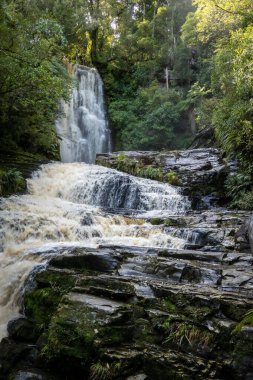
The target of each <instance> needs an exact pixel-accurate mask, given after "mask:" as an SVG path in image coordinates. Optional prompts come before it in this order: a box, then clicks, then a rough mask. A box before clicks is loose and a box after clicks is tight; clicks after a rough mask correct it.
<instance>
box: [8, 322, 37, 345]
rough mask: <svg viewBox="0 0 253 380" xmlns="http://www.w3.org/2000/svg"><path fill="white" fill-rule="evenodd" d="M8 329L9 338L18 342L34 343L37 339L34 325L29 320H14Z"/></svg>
mask: <svg viewBox="0 0 253 380" xmlns="http://www.w3.org/2000/svg"><path fill="white" fill-rule="evenodd" d="M7 328H8V334H9V337H10V338H12V339H15V340H17V341H33V340H34V339H36V333H35V331H34V325H33V323H32V322H31V321H29V320H28V319H27V318H16V319H12V320H11V321H10V322H9V323H8V327H7Z"/></svg>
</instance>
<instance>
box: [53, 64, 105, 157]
mask: <svg viewBox="0 0 253 380" xmlns="http://www.w3.org/2000/svg"><path fill="white" fill-rule="evenodd" d="M74 76H75V78H76V87H75V88H74V90H73V93H72V97H71V99H70V102H69V103H64V102H63V103H62V110H63V113H64V116H63V117H62V118H61V119H58V120H57V121H56V130H57V133H58V136H59V138H60V152H61V160H62V161H63V162H87V163H94V162H95V159H96V154H97V153H105V152H108V151H109V150H110V131H109V129H108V123H107V119H106V113H105V105H104V96H103V82H102V80H101V78H100V76H99V74H98V72H97V70H96V69H94V68H89V67H85V66H79V65H76V66H75V67H74Z"/></svg>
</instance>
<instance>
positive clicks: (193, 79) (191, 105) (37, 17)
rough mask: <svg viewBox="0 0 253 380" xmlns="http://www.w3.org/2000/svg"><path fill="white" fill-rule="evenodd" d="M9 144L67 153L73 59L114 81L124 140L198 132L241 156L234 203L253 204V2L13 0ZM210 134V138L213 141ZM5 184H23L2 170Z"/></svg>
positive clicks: (0, 67) (232, 186)
mask: <svg viewBox="0 0 253 380" xmlns="http://www.w3.org/2000/svg"><path fill="white" fill-rule="evenodd" d="M0 36H1V38H0V123H1V130H0V143H1V147H2V149H3V150H6V148H7V149H8V151H10V152H11V151H13V152H15V154H17V152H28V153H29V154H32V155H36V157H38V158H47V159H58V156H59V147H58V140H57V137H56V134H55V129H54V122H55V119H56V117H57V116H59V112H60V111H59V99H65V100H68V97H69V95H70V91H71V88H72V86H73V80H72V79H71V77H70V75H69V74H68V69H67V67H68V62H70V63H73V64H75V63H79V64H82V65H86V66H95V67H96V68H97V69H98V70H99V72H100V74H101V76H102V78H103V81H104V86H105V94H106V101H107V106H108V118H109V121H110V126H111V129H112V134H113V139H114V147H115V149H116V150H131V149H132V150H135V149H141V150H162V149H184V148H187V147H188V146H189V145H190V143H191V142H192V140H193V139H194V135H195V134H196V133H199V134H200V133H201V132H202V135H203V136H205V135H208V136H213V137H212V138H211V143H212V144H213V145H215V146H218V147H220V148H221V150H222V151H223V152H224V155H225V156H226V157H227V158H228V159H230V158H233V159H234V158H236V159H237V162H238V172H237V175H235V176H233V177H231V178H230V179H229V180H228V182H227V193H228V195H229V196H230V197H231V199H232V205H233V206H234V207H240V208H244V209H250V208H252V205H253V190H252V184H253V165H252V160H251V158H252V154H253V123H252V116H253V57H252V51H253V3H252V0H236V1H235V0H192V1H191V0H165V1H163V0H137V1H129V0H121V1H119V0H36V1H32V0H26V1H24V0H16V1H14V0H3V1H1V4H0ZM209 144H210V141H209ZM0 174H1V186H2V193H3V192H4V187H6V189H7V188H8V187H9V188H10V187H11V186H12V187H13V189H12V190H18V189H19V187H22V178H20V176H19V172H18V171H15V169H10V170H8V171H6V169H4V168H2V169H1V173H0Z"/></svg>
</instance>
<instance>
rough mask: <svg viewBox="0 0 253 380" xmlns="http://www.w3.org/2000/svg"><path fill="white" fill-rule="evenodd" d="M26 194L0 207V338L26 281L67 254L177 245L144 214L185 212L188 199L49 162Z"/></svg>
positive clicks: (155, 186) (125, 178)
mask: <svg viewBox="0 0 253 380" xmlns="http://www.w3.org/2000/svg"><path fill="white" fill-rule="evenodd" d="M28 189H29V194H27V195H22V196H13V197H10V198H7V199H2V200H1V202H0V268H1V278H0V339H1V337H3V336H5V335H6V326H7V322H8V321H9V320H10V319H11V318H13V317H15V316H18V315H19V308H20V306H19V305H20V294H21V291H22V287H23V284H24V281H25V279H26V277H27V276H28V274H29V273H30V272H31V270H32V269H33V268H34V267H35V266H37V265H42V264H43V265H44V264H45V263H46V262H47V261H48V259H49V258H50V257H52V256H53V255H58V254H61V253H62V252H63V251H64V250H65V252H66V250H67V249H68V248H67V247H73V246H79V247H80V246H81V247H97V246H98V245H101V244H115V245H121V246H126V245H128V246H129V245H132V246H149V247H152V246H153V247H176V248H182V247H183V246H184V243H185V241H184V240H183V239H181V238H177V237H175V236H173V235H171V234H170V233H168V232H167V231H166V229H165V227H164V226H153V225H151V224H150V223H148V222H146V216H149V215H150V214H151V215H160V214H161V212H165V213H166V215H176V214H183V213H184V212H185V211H186V210H187V208H188V203H187V199H186V198H185V197H183V196H182V195H180V194H179V193H178V191H177V190H176V189H175V188H174V187H173V186H170V185H169V184H165V183H159V182H156V181H151V180H147V179H141V178H136V177H133V176H130V175H128V174H125V173H120V172H117V171H116V170H112V169H108V168H104V167H100V166H96V165H87V164H84V163H65V164H63V163H53V164H48V165H45V166H43V167H42V169H41V170H40V171H38V172H37V173H34V175H33V178H32V179H30V180H28ZM112 209H113V213H111V211H112ZM123 210H124V211H125V214H126V212H127V211H130V210H131V215H132V216H131V217H130V216H124V215H121V212H122V211H123ZM120 211H121V212H120Z"/></svg>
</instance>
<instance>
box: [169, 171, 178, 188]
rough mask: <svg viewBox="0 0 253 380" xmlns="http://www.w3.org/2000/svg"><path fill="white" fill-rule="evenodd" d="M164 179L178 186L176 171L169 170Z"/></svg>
mask: <svg viewBox="0 0 253 380" xmlns="http://www.w3.org/2000/svg"><path fill="white" fill-rule="evenodd" d="M166 179H167V181H168V182H169V183H170V184H171V185H174V186H180V180H179V178H178V176H177V173H176V172H174V171H173V170H171V171H169V172H168V173H167V174H166Z"/></svg>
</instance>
